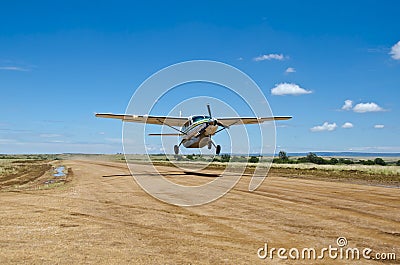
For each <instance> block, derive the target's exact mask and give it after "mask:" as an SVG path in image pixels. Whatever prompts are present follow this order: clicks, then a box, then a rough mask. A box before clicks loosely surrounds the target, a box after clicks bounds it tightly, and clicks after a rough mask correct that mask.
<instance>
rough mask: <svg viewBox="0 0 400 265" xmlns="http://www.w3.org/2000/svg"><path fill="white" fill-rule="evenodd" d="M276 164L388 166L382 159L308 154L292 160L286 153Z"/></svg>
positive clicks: (397, 163)
mask: <svg viewBox="0 0 400 265" xmlns="http://www.w3.org/2000/svg"><path fill="white" fill-rule="evenodd" d="M273 162H274V163H277V164H298V163H313V164H317V165H337V164H344V165H352V164H361V165H380V166H386V165H387V164H388V163H387V162H386V161H385V160H383V159H382V158H380V157H377V158H375V159H374V160H370V159H368V160H359V161H358V162H355V161H353V160H351V159H347V158H334V157H332V158H330V159H325V158H323V157H320V156H318V155H317V154H315V153H312V152H310V153H308V154H307V156H305V157H299V158H297V159H290V158H289V156H288V155H287V153H286V152H285V151H280V152H279V154H278V157H277V158H274V160H273ZM395 164H396V165H397V166H400V160H399V161H397V162H396V163H395Z"/></svg>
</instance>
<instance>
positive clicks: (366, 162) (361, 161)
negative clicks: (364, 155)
mask: <svg viewBox="0 0 400 265" xmlns="http://www.w3.org/2000/svg"><path fill="white" fill-rule="evenodd" d="M360 164H362V165H369V166H371V165H375V162H374V161H372V160H370V159H368V160H367V161H365V160H360Z"/></svg>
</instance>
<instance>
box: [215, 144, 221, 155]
mask: <svg viewBox="0 0 400 265" xmlns="http://www.w3.org/2000/svg"><path fill="white" fill-rule="evenodd" d="M215 153H216V154H217V155H219V153H221V146H220V145H217V148H215Z"/></svg>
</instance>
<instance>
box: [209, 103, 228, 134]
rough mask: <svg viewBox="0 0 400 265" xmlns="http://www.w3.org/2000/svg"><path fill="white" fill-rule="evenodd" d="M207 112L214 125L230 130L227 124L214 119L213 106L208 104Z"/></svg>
mask: <svg viewBox="0 0 400 265" xmlns="http://www.w3.org/2000/svg"><path fill="white" fill-rule="evenodd" d="M207 110H208V116H210V119H211V120H212V123H213V125H218V126H221V127H223V129H229V126H226V125H225V124H223V123H221V122H219V121H218V120H217V119H213V117H212V115H211V106H210V104H207Z"/></svg>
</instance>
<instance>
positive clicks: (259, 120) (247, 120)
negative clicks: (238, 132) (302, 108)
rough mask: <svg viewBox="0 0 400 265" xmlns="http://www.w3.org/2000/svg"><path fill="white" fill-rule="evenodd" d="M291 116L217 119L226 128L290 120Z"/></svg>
mask: <svg viewBox="0 0 400 265" xmlns="http://www.w3.org/2000/svg"><path fill="white" fill-rule="evenodd" d="M291 118H292V117H291V116H278V117H261V118H256V117H235V118H218V119H217V120H218V122H220V123H221V124H223V125H224V126H226V127H229V126H232V125H239V124H257V123H263V122H265V121H283V120H289V119H291Z"/></svg>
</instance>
